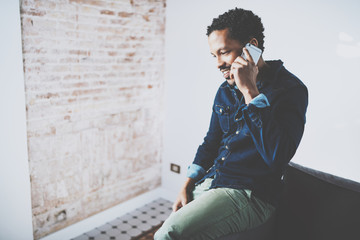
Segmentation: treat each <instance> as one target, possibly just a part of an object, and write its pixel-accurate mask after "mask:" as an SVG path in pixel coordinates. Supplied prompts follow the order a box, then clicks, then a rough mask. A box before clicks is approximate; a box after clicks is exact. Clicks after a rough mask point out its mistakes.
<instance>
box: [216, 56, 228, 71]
mask: <svg viewBox="0 0 360 240" xmlns="http://www.w3.org/2000/svg"><path fill="white" fill-rule="evenodd" d="M225 65H226V63H225V62H224V60H223V59H222V58H221V57H217V68H219V69H221V68H222V67H224V66H225Z"/></svg>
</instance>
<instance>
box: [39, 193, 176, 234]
mask: <svg viewBox="0 0 360 240" xmlns="http://www.w3.org/2000/svg"><path fill="white" fill-rule="evenodd" d="M158 198H164V199H167V200H170V201H173V198H174V197H173V194H169V193H168V191H166V190H164V189H162V188H157V189H155V190H152V191H150V192H147V193H144V194H142V195H140V196H137V197H135V198H133V199H131V200H128V201H126V202H124V203H121V204H119V205H117V206H115V207H112V208H110V209H107V210H105V211H103V212H101V213H98V214H96V215H94V216H91V217H89V218H87V219H84V220H83V221H80V222H78V223H75V224H73V225H70V226H68V227H66V228H64V229H61V230H59V231H57V232H55V233H52V234H50V235H48V236H46V237H44V238H41V240H59V239H62V240H65V239H72V238H75V237H77V236H79V235H81V234H83V233H85V232H88V231H90V230H92V229H94V228H96V227H99V226H101V225H103V224H105V223H106V222H109V221H111V220H114V219H115V218H117V217H120V216H122V215H124V214H126V213H128V212H131V211H132V210H135V209H136V208H139V207H142V206H143V205H145V204H146V203H148V202H151V201H154V200H155V199H158Z"/></svg>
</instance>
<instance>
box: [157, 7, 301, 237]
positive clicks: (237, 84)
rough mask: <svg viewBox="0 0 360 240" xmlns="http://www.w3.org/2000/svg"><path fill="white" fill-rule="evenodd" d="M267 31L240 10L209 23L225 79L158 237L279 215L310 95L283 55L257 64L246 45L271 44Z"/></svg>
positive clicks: (198, 233)
mask: <svg viewBox="0 0 360 240" xmlns="http://www.w3.org/2000/svg"><path fill="white" fill-rule="evenodd" d="M263 31H264V27H263V25H262V23H261V19H260V18H259V17H258V16H256V15H254V14H253V13H252V12H251V11H247V10H244V9H237V8H235V9H233V10H229V11H228V12H226V13H224V14H222V15H220V16H219V17H218V18H215V19H213V22H212V24H211V25H210V26H209V27H208V29H207V36H208V43H209V46H210V52H211V54H212V55H213V56H214V58H215V59H216V61H217V68H218V69H219V70H220V71H221V72H222V73H223V76H224V78H225V79H226V81H225V82H224V83H223V84H221V86H220V88H219V90H218V92H217V94H216V97H215V100H214V105H213V113H212V117H211V122H210V127H209V130H208V132H207V135H206V137H205V138H204V142H203V144H202V145H200V146H199V148H198V151H197V154H196V156H195V159H194V161H193V163H192V164H191V165H190V166H189V168H188V173H187V180H186V181H185V184H184V186H183V188H182V189H181V191H180V193H179V196H178V198H177V200H176V201H175V203H174V205H173V211H174V212H173V213H172V214H171V215H170V217H169V218H168V219H167V220H166V221H165V223H164V224H163V226H162V227H161V228H160V229H159V230H158V232H157V233H156V235H155V239H186V240H189V239H216V238H219V237H221V236H224V235H227V234H230V233H233V232H241V231H245V230H247V229H251V228H255V227H257V226H259V225H261V224H262V223H264V222H265V221H266V220H267V219H268V218H269V217H270V216H271V215H272V214H273V213H274V210H275V207H276V203H277V199H278V196H279V194H280V192H281V177H282V175H283V171H284V168H285V167H286V165H287V163H288V162H289V161H290V159H291V158H292V157H293V155H294V154H295V151H296V149H297V147H298V145H299V143H300V140H301V137H302V135H303V131H304V124H305V113H306V108H307V103H308V100H307V99H308V93H307V88H306V87H305V85H304V84H303V83H302V82H301V81H300V80H299V79H298V78H297V77H296V76H294V75H293V74H291V73H290V72H289V71H287V70H286V69H285V68H284V67H283V63H282V62H281V61H280V60H279V61H264V59H263V58H262V57H260V59H259V61H258V63H257V65H255V63H254V61H253V58H252V57H251V55H250V53H249V51H248V50H247V49H246V48H244V47H245V45H246V44H247V43H251V44H253V45H255V46H257V47H258V48H260V49H261V50H264V35H263ZM242 52H243V53H244V54H245V58H243V57H241V54H242ZM245 59H247V60H245Z"/></svg>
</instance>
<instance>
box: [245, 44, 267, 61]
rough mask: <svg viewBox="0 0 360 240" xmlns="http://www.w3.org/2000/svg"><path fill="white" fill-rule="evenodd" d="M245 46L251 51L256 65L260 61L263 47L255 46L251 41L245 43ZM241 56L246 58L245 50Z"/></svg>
mask: <svg viewBox="0 0 360 240" xmlns="http://www.w3.org/2000/svg"><path fill="white" fill-rule="evenodd" d="M245 47H246V49H247V50H248V51H249V53H250V55H251V57H252V58H253V59H254V63H255V65H256V64H257V63H258V61H259V59H260V56H261V54H262V51H261V49H260V48H258V47H256V46H254V45H252V44H250V43H247V44H246V45H245ZM241 57H242V58H244V59H245V60H246V56H245V53H244V52H243V53H242V54H241Z"/></svg>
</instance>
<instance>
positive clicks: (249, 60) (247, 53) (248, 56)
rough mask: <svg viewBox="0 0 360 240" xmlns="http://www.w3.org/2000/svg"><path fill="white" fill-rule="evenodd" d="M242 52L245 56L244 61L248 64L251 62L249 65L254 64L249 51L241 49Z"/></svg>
mask: <svg viewBox="0 0 360 240" xmlns="http://www.w3.org/2000/svg"><path fill="white" fill-rule="evenodd" d="M243 52H244V54H245V56H246V60H247V61H248V62H251V63H253V64H255V62H254V59H253V58H252V56H251V55H250V53H249V51H248V50H247V48H245V47H244V48H243Z"/></svg>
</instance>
